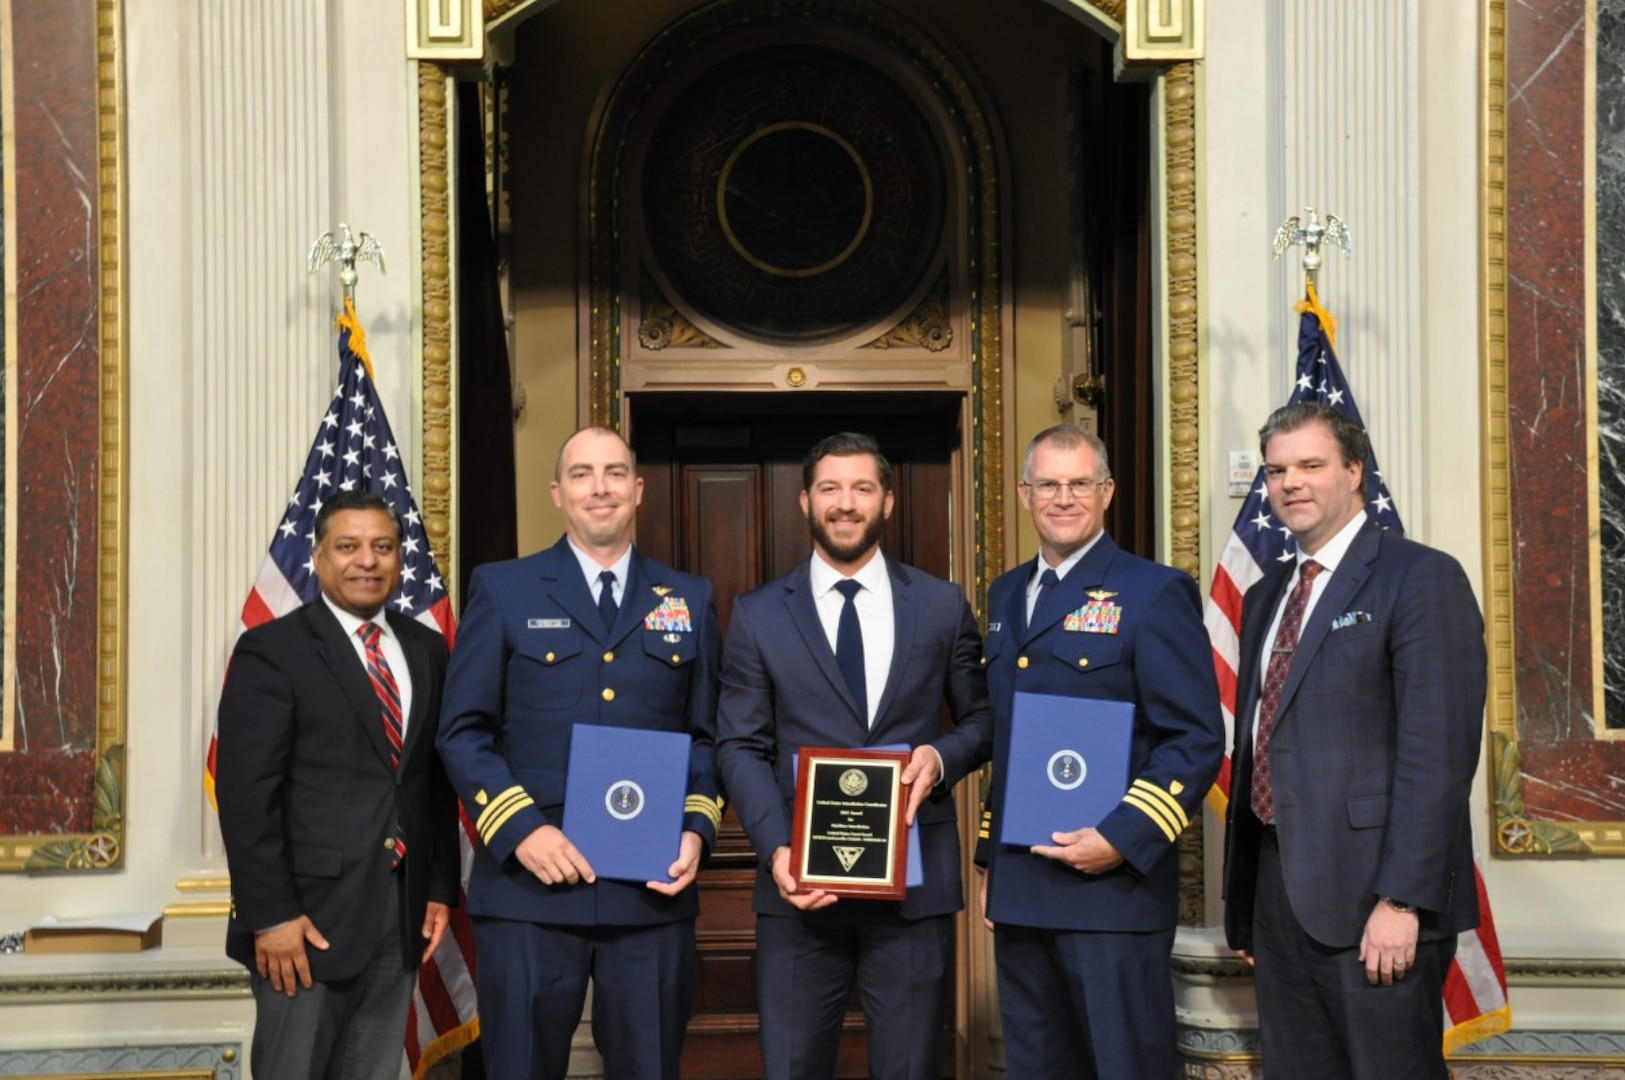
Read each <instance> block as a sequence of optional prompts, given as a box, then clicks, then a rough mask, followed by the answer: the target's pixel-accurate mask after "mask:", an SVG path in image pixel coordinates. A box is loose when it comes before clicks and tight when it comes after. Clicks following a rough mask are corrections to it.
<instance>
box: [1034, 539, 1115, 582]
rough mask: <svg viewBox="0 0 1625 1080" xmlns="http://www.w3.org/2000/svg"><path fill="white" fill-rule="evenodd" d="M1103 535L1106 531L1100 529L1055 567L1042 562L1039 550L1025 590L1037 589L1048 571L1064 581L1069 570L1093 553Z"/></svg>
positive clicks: (1041, 552)
mask: <svg viewBox="0 0 1625 1080" xmlns="http://www.w3.org/2000/svg"><path fill="white" fill-rule="evenodd" d="M1105 535H1106V530H1105V529H1101V530H1100V531H1099V532H1097V533H1095V535H1094V539H1092V540H1090V541H1089V542H1088V543H1087V544H1085V545H1083V546H1082V547H1081V548H1079V549H1078V550H1076V551H1074V552H1073V553H1072V554H1070V555H1068V556H1067V557H1066V558H1064V559H1062V560H1061V565H1060V566H1056V567H1051V566H1050V564H1049V563H1047V562H1045V561H1044V549H1043V548H1039V549H1038V560H1037V565H1036V566H1034V567H1033V576H1032V579H1031V580H1030V581H1028V582H1027V588H1028V589H1036V588H1037V587H1038V582H1039V581H1040V580H1042V579H1043V577H1044V571H1045V570H1050V569H1053V570H1054V571H1055V577H1056V579H1057V580H1061V581H1064V580H1065V579H1066V575H1067V574H1068V573H1069V572H1070V571H1071V569H1072V568H1073V567H1074V566H1076V565H1078V564H1079V563H1080V562H1082V561H1083V557H1084V556H1085V555H1087V554H1089V553H1090V552H1091V551H1093V550H1094V549H1095V545H1096V544H1098V543H1100V538H1101V537H1102V536H1105Z"/></svg>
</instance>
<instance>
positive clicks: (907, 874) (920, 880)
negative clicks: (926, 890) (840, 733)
mask: <svg viewBox="0 0 1625 1080" xmlns="http://www.w3.org/2000/svg"><path fill="white" fill-rule="evenodd" d="M863 749H865V750H913V749H914V748H913V747H912V746H906V745H904V744H903V743H887V744H886V745H885V746H865V747H863ZM800 771H801V755H800V754H796V753H792V754H791V755H790V772H791V773H792V774H799V773H800ZM903 857H904V858H905V859H907V860H908V861H907V863H906V864H905V865H904V867H903V887H904V888H905V889H912V888H914V887H915V886H916V885H924V884H925V861H924V859H923V858H922V856H921V855H920V819H919V818H915V819H914V824H912V825H910V826H909V827H908V850H907V852H905V853H904V856H903Z"/></svg>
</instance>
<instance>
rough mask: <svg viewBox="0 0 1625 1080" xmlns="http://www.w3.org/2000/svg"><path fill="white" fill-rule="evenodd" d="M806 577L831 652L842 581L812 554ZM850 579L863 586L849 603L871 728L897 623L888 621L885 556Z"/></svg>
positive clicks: (883, 689) (888, 582) (888, 667)
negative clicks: (859, 636) (859, 633)
mask: <svg viewBox="0 0 1625 1080" xmlns="http://www.w3.org/2000/svg"><path fill="white" fill-rule="evenodd" d="M808 577H809V579H810V583H811V586H812V593H813V602H814V603H815V604H816V605H817V607H818V621H819V622H820V623H822V624H823V627H824V636H825V637H826V638H828V639H829V648H830V651H831V652H834V651H835V638H836V634H837V633H838V632H839V630H840V625H841V609H842V608H843V607H845V606H846V597H844V596H842V595H841V594H840V593H839V592H838V591H836V588H835V586H836V584H837V583H838V582H840V581H841V580H842V575H841V572H840V571H838V570H836V569H835V568H834V567H833V566H831V565H830V564H829V563H827V562H825V561H824V559H823V556H821V555H819V554H818V553H817V552H816V551H815V552H813V554H812V563H811V566H810V569H809V571H808ZM852 578H853V580H855V581H857V582H858V584H860V585H862V586H863V588H861V589H859V590H858V594H857V595H856V596H854V597H853V598H852V604H853V606H854V607H856V608H857V610H858V626H860V627H861V628H862V629H863V683H864V689H865V690H867V691H868V697H869V700H868V701H867V702H865V703H864V707H865V711H866V716H867V719H868V721H869V725H870V726H871V727H873V726H874V722H875V712H876V710H878V709H879V707H880V697H881V695H882V694H884V693H885V692H886V679H887V678H888V677H889V676H890V675H891V659H892V651H893V649H895V648H896V645H897V624H896V622H895V620H894V619H893V618H892V601H891V574H890V572H889V571H887V569H886V556H884V555H882V554H881V553H880V552H878V551H877V552H875V557H874V558H872V559H870V560H869V561H868V562H867V563H865V564H864V566H863V569H862V570H859V571H858V572H857V573H856V574H853V575H852Z"/></svg>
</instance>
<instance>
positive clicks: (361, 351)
mask: <svg viewBox="0 0 1625 1080" xmlns="http://www.w3.org/2000/svg"><path fill="white" fill-rule="evenodd" d="M1312 294H1313V290H1311V295H1312ZM333 325H334V326H336V327H338V328H339V329H340V330H348V331H349V332H350V351H351V352H353V353H355V355H356V359H358V360H360V361H361V366H362V367H364V368H366V369H367V378H368V379H369V380H371V381H372V382H373V383H377V382H378V379H377V378H376V377H375V376H374V375H373V373H372V357H371V356H369V355H368V354H367V332H366V331H365V330H363V329H361V320H360V319H359V318H357V317H356V313H355V301H354V300H351V299H349V298H348V297H346V298H345V301H344V310H343V311H341V312H339V314H338V315H336V316H334V318H333Z"/></svg>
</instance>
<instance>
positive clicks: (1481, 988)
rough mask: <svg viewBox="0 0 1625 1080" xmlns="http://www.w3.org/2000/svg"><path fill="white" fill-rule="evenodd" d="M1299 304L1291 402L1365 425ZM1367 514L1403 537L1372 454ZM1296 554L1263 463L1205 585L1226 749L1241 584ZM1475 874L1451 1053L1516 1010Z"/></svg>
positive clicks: (1453, 971)
mask: <svg viewBox="0 0 1625 1080" xmlns="http://www.w3.org/2000/svg"><path fill="white" fill-rule="evenodd" d="M1298 310H1299V311H1300V312H1302V313H1303V318H1302V320H1301V322H1300V323H1299V324H1298V370H1297V381H1296V383H1295V384H1294V385H1293V387H1292V397H1291V398H1290V399H1289V401H1288V404H1297V403H1298V402H1300V401H1318V402H1320V403H1321V404H1323V405H1330V406H1332V407H1333V408H1335V409H1338V410H1340V411H1341V412H1342V413H1344V414H1345V415H1346V416H1348V417H1349V418H1350V419H1351V420H1353V421H1354V422H1355V423H1356V424H1359V425H1360V426H1361V427H1362V428H1363V427H1365V420H1364V419H1363V418H1361V416H1360V410H1359V407H1358V406H1356V405H1355V403H1354V394H1353V392H1352V391H1351V390H1350V389H1349V384H1348V380H1347V379H1345V378H1344V377H1343V369H1342V368H1341V367H1340V366H1339V365H1338V363H1337V354H1336V352H1335V351H1334V350H1333V347H1332V345H1333V341H1334V340H1335V338H1336V336H1337V324H1336V323H1335V322H1334V321H1333V320H1332V317H1331V316H1330V315H1329V314H1327V313H1326V311H1325V309H1324V308H1322V307H1321V306H1320V300H1319V298H1318V297H1317V296H1316V295H1315V287H1314V286H1313V285H1310V286H1309V295H1308V299H1306V300H1305V301H1304V302H1303V303H1302V304H1300V305H1298ZM1365 476H1366V495H1367V497H1368V500H1369V501H1368V502H1367V503H1366V513H1367V514H1368V515H1370V516H1371V517H1372V518H1373V519H1375V520H1376V522H1377V524H1378V525H1381V526H1382V527H1383V528H1384V529H1389V530H1392V531H1393V532H1395V533H1397V534H1398V535H1400V536H1403V535H1404V534H1405V527H1404V525H1403V524H1401V522H1400V520H1399V511H1398V510H1397V509H1396V508H1395V506H1394V500H1393V496H1392V495H1391V494H1390V493H1389V491H1388V485H1387V483H1386V482H1385V481H1384V480H1383V478H1382V471H1381V470H1380V469H1379V468H1378V467H1377V456H1376V453H1375V452H1374V451H1373V453H1372V455H1371V457H1369V458H1368V459H1367V460H1366V463H1365ZM1295 558H1297V545H1296V544H1295V543H1294V542H1293V540H1292V532H1291V530H1289V529H1288V528H1286V526H1285V525H1283V524H1281V523H1280V522H1279V521H1277V520H1276V518H1275V516H1274V514H1273V513H1272V512H1271V510H1270V504H1269V495H1268V489H1267V488H1266V486H1265V482H1264V469H1263V468H1262V466H1261V467H1260V468H1259V470H1258V474H1257V475H1256V476H1255V477H1254V478H1253V486H1252V490H1251V491H1250V492H1249V493H1248V495H1247V500H1246V501H1245V502H1244V503H1242V505H1241V512H1240V513H1239V514H1237V515H1236V523H1235V524H1234V525H1233V526H1231V529H1230V536H1229V537H1228V539H1226V541H1225V544H1224V550H1223V551H1222V552H1220V553H1219V564H1218V566H1216V567H1215V568H1214V571H1213V587H1212V588H1211V589H1210V590H1209V591H1208V599H1207V608H1206V611H1205V612H1204V615H1203V621H1204V622H1205V623H1206V624H1207V634H1208V640H1209V641H1211V642H1212V645H1213V668H1214V671H1215V672H1216V673H1217V674H1218V677H1219V697H1220V700H1221V702H1222V704H1223V706H1224V723H1225V733H1226V736H1225V746H1227V747H1228V746H1230V745H1232V742H1233V734H1234V731H1235V724H1236V715H1235V713H1236V671H1237V669H1238V666H1239V662H1240V658H1241V598H1242V597H1243V596H1244V595H1245V594H1246V592H1247V590H1248V589H1250V588H1252V587H1253V585H1254V584H1255V583H1256V582H1257V581H1258V580H1259V579H1260V578H1262V577H1263V576H1264V574H1265V572H1266V571H1267V570H1268V568H1269V567H1270V566H1271V565H1272V564H1274V563H1279V562H1291V561H1292V560H1293V559H1295ZM1229 801H1230V759H1229V757H1228V756H1226V758H1225V760H1224V763H1223V765H1222V766H1221V767H1220V769H1219V779H1218V782H1217V783H1215V784H1214V785H1213V790H1212V791H1210V792H1209V793H1208V804H1209V805H1210V806H1212V807H1213V809H1214V810H1215V811H1216V812H1217V813H1218V814H1219V815H1220V816H1223V814H1224V812H1225V808H1226V807H1227V805H1228V804H1229ZM1473 869H1474V875H1473V876H1474V878H1475V879H1476V884H1477V887H1478V913H1479V920H1480V921H1479V925H1478V928H1477V929H1476V930H1468V931H1466V932H1464V933H1463V934H1462V935H1461V936H1460V938H1459V939H1458V941H1457V943H1456V958H1455V961H1454V962H1453V963H1452V964H1451V966H1450V970H1449V972H1448V973H1446V976H1445V983H1444V1006H1445V1015H1446V1017H1447V1018H1448V1020H1449V1025H1448V1027H1447V1028H1446V1030H1445V1035H1444V1049H1445V1053H1447V1054H1448V1053H1450V1052H1452V1051H1454V1050H1456V1049H1458V1048H1459V1047H1462V1046H1466V1045H1468V1044H1469V1043H1472V1042H1476V1041H1477V1040H1479V1039H1484V1038H1488V1037H1489V1036H1491V1035H1497V1034H1500V1033H1501V1032H1503V1031H1507V1030H1509V1029H1510V1028H1511V1027H1512V1010H1511V1008H1510V1007H1509V1006H1508V1004H1507V979H1506V966H1505V964H1504V963H1503V962H1502V960H1501V944H1500V942H1499V940H1498V939H1497V938H1496V936H1495V920H1494V918H1493V916H1492V915H1491V913H1490V902H1489V894H1488V893H1487V892H1486V891H1485V889H1484V875H1483V874H1482V873H1481V872H1479V870H1478V867H1477V856H1476V853H1475V856H1474V868H1473Z"/></svg>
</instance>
